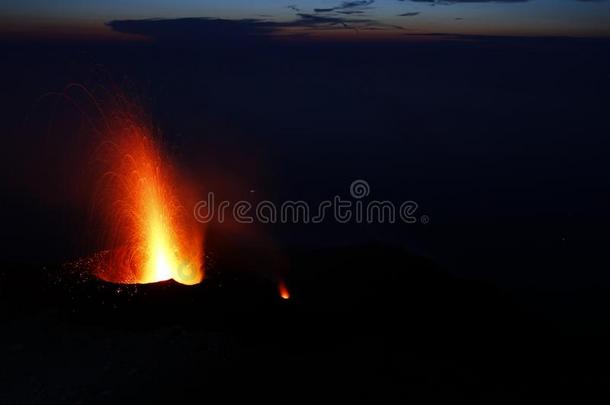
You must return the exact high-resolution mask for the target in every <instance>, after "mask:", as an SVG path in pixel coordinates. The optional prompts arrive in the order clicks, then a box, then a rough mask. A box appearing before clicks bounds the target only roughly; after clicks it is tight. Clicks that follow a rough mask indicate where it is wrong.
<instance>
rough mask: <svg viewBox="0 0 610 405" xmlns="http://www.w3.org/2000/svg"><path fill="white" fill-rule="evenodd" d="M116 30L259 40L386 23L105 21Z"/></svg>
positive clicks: (305, 17) (307, 18) (313, 17)
mask: <svg viewBox="0 0 610 405" xmlns="http://www.w3.org/2000/svg"><path fill="white" fill-rule="evenodd" d="M106 25H107V26H109V27H110V28H112V29H113V30H114V31H116V32H121V33H126V34H137V35H143V36H147V37H150V38H154V39H157V40H162V41H168V40H170V41H171V40H177V41H182V42H188V41H201V42H205V41H208V42H210V43H212V42H213V41H215V40H225V41H227V40H229V41H231V40H235V41H244V40H262V39H266V38H268V37H269V35H270V34H273V33H277V32H279V31H281V30H283V29H286V28H304V29H309V30H330V29H353V30H356V31H357V30H358V29H361V28H365V27H366V28H367V29H368V28H371V27H377V28H379V29H388V28H390V27H389V26H386V25H384V24H381V23H379V22H377V21H375V20H371V19H366V18H350V17H343V16H335V15H318V14H307V13H297V18H296V19H294V20H292V21H287V22H276V21H269V20H264V19H251V18H249V19H241V20H226V19H220V18H207V17H201V18H179V19H145V20H114V21H110V22H108V23H106Z"/></svg>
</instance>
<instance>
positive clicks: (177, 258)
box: [93, 103, 203, 285]
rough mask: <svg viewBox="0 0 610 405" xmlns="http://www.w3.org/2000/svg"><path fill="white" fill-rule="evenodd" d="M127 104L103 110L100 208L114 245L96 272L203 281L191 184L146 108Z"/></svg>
mask: <svg viewBox="0 0 610 405" xmlns="http://www.w3.org/2000/svg"><path fill="white" fill-rule="evenodd" d="M123 104H126V105H127V106H126V107H124V108H114V109H112V111H111V112H110V113H109V114H104V130H103V132H104V133H103V134H102V136H103V139H104V140H103V142H102V144H101V146H100V147H99V149H98V151H97V153H96V154H95V157H96V159H95V161H96V163H100V164H101V171H100V173H99V176H101V180H100V181H99V184H98V187H97V191H96V194H95V196H94V204H95V207H94V208H95V210H94V212H96V213H101V214H102V215H101V216H99V218H98V219H101V220H102V226H103V228H104V229H105V230H106V231H105V233H104V238H103V243H104V244H105V247H106V249H107V250H105V251H104V252H103V253H101V254H99V255H98V256H97V260H95V265H94V268H93V272H94V274H95V275H96V276H97V277H99V278H100V279H102V280H105V281H109V282H114V283H129V284H143V283H154V282H159V281H165V280H170V279H173V280H175V281H177V282H179V283H182V284H188V285H193V284H197V283H200V282H201V281H202V279H203V232H202V229H201V228H200V226H199V224H198V223H197V222H196V221H195V219H194V218H193V216H192V215H191V209H190V207H192V206H193V205H189V203H190V202H192V201H193V200H191V199H189V197H188V196H189V194H190V193H189V191H190V190H191V189H192V188H190V187H188V186H187V184H186V182H185V181H184V179H183V178H181V177H180V176H179V175H178V173H177V171H176V170H175V168H173V167H172V166H171V164H170V162H169V160H168V158H167V156H165V155H164V154H163V151H162V150H161V148H160V142H159V141H158V138H157V137H156V133H155V131H154V129H153V126H152V125H151V124H150V122H149V121H148V120H147V119H146V117H145V115H144V114H142V111H141V109H140V108H138V107H137V106H134V105H132V104H127V103H123ZM96 166H97V165H96Z"/></svg>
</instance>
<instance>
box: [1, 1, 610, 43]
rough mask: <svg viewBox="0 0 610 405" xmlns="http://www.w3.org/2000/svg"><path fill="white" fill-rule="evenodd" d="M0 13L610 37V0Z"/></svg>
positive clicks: (12, 27)
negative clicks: (197, 18) (199, 19)
mask: <svg viewBox="0 0 610 405" xmlns="http://www.w3.org/2000/svg"><path fill="white" fill-rule="evenodd" d="M0 16H1V17H0V18H1V19H2V29H0V32H2V33H3V34H4V35H7V34H8V35H10V36H15V35H16V36H19V35H24V34H26V35H35V34H36V33H37V32H43V33H45V35H48V34H49V33H51V34H56V35H73V34H77V33H82V32H88V33H90V34H92V35H101V36H104V35H115V36H116V37H118V36H119V34H116V33H112V29H111V28H110V27H108V26H107V25H105V23H107V22H109V21H113V20H124V19H150V18H163V19H171V18H183V17H207V18H221V19H246V18H248V19H257V20H263V21H270V22H273V23H279V24H287V25H289V24H293V23H294V22H298V23H297V24H293V25H291V26H290V28H293V29H294V28H297V29H298V30H305V31H312V28H313V29H314V30H315V31H316V34H322V35H325V33H328V32H334V33H335V34H336V33H341V35H346V36H353V35H354V30H350V29H349V28H354V27H356V28H365V29H367V30H368V31H369V32H371V33H372V32H373V31H377V32H383V33H384V34H386V35H388V34H389V35H396V34H397V33H398V34H400V35H404V33H452V34H482V35H526V36H584V37H608V36H610V1H606V0H503V1H486V0H446V1H445V0H402V1H401V0H362V1H358V0H357V1H344V2H341V1H339V0H297V1H294V2H291V1H286V2H282V1H278V0H258V1H247V0H222V1H220V0H208V1H195V0H176V1H166V0H165V1H164V0H147V1H144V0H132V1H119V0H108V1H104V2H98V1H83V0H57V1H53V2H48V1H43V0H26V1H16V0H8V1H4V2H3V5H2V6H0ZM346 28H348V29H346ZM279 31H281V30H279ZM322 31H325V33H323V32H322Z"/></svg>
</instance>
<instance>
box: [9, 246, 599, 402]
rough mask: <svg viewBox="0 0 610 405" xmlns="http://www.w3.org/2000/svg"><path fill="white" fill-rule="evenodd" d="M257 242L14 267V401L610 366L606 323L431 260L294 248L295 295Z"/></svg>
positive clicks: (426, 382) (444, 397) (592, 386)
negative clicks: (594, 330) (595, 323)
mask: <svg viewBox="0 0 610 405" xmlns="http://www.w3.org/2000/svg"><path fill="white" fill-rule="evenodd" d="M252 257H256V256H255V255H254V254H253V253H252V254H245V253H243V255H242V257H241V258H239V257H238V258H235V257H234V258H232V260H231V262H230V263H229V262H224V263H223V262H220V261H219V262H216V264H215V265H214V268H213V269H211V271H210V273H209V278H208V279H207V280H206V282H205V283H204V284H202V285H200V286H196V287H184V286H179V285H176V284H174V283H161V284H156V285H148V286H139V287H137V288H135V287H129V288H126V287H120V288H118V287H117V286H112V285H108V284H103V283H100V282H98V281H95V280H88V279H84V280H83V279H80V281H77V280H76V279H75V278H74V277H73V275H65V274H64V277H62V278H61V279H58V278H57V277H56V276H55V275H54V274H53V273H52V272H51V271H50V270H47V273H46V274H40V277H39V280H38V281H37V282H30V284H29V285H27V286H26V285H23V284H21V282H22V280H18V279H17V278H16V277H12V276H11V277H9V278H5V279H4V280H3V286H4V287H6V286H12V287H11V288H7V289H3V297H2V303H3V308H4V311H3V313H4V315H3V322H2V323H3V332H4V333H3V334H2V336H1V337H0V339H1V341H0V343H1V344H0V350H1V351H2V353H1V356H2V359H3V364H2V375H1V380H2V381H3V384H2V388H1V397H0V398H1V399H2V402H3V403H7V402H12V401H17V402H28V403H49V402H51V403H102V402H107V401H117V400H118V401H138V402H140V401H146V402H156V401H159V400H168V401H169V400H187V399H189V398H195V399H197V400H198V401H201V402H211V403H218V402H225V401H227V402H228V401H238V400H240V401H258V400H262V401H264V402H265V403H269V402H271V403H276V402H277V403H286V402H299V403H319V402H335V403H337V402H339V403H345V402H365V403H366V402H369V403H370V402H375V403H385V402H387V403H399V402H405V401H410V400H414V401H415V402H416V403H438V402H463V403H479V402H480V403H510V402H513V401H515V400H519V399H521V400H524V399H536V398H539V399H549V398H553V397H562V398H565V397H566V396H568V397H569V396H574V398H582V396H583V395H586V396H594V395H597V394H598V393H599V392H601V391H600V390H601V389H602V388H603V387H604V385H605V382H604V381H607V379H606V378H607V377H606V375H607V374H606V370H605V364H607V360H608V353H607V350H606V349H605V348H604V345H603V343H604V342H603V339H601V338H595V337H593V336H589V337H588V338H586V339H585V338H575V337H569V336H568V335H565V334H562V333H560V332H559V331H558V329H556V328H554V327H552V325H550V324H548V323H542V322H541V321H540V320H537V319H533V318H532V317H531V316H527V315H525V313H524V312H523V311H522V310H521V309H520V308H519V307H517V306H516V305H515V304H514V303H513V302H512V301H511V299H510V297H509V296H508V295H506V294H504V293H502V292H500V291H498V290H496V289H494V288H492V287H490V286H487V285H484V284H474V283H470V282H465V281H459V280H456V279H453V278H451V277H449V276H447V275H446V274H445V273H443V272H442V271H440V270H438V269H436V268H435V267H434V266H433V265H432V264H431V263H430V262H429V261H427V260H423V259H420V258H416V257H411V256H408V255H405V254H404V253H403V252H401V251H398V250H394V249H385V248H379V247H368V248H353V249H338V250H321V251H313V252H312V251H300V252H294V253H293V254H290V255H288V262H289V263H290V264H289V269H288V271H287V274H286V279H287V282H288V285H289V286H290V289H291V292H292V295H293V298H292V299H291V300H289V301H283V300H281V299H280V298H279V297H278V296H277V291H276V287H275V282H274V281H272V280H270V279H269V278H265V277H262V276H259V275H257V274H261V273H264V272H258V273H253V272H252V270H260V269H256V266H257V264H252V263H251V262H250V261H249V259H251V258H252ZM242 260H243V262H242V266H241V267H240V266H239V265H238V264H236V263H240V261H242ZM246 262H249V263H250V264H247V263H246ZM258 263H261V265H262V263H263V262H262V261H259V262H258ZM245 269H247V270H245ZM49 274H51V276H49ZM30 276H31V275H30ZM30 279H31V277H30ZM604 379H605V380H604Z"/></svg>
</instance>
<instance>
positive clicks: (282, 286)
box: [278, 281, 290, 300]
mask: <svg viewBox="0 0 610 405" xmlns="http://www.w3.org/2000/svg"><path fill="white" fill-rule="evenodd" d="M278 290H279V293H280V297H282V298H283V299H285V300H288V299H290V291H288V287H286V283H284V282H283V281H280V283H279V285H278Z"/></svg>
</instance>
